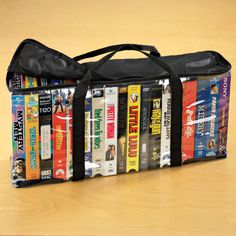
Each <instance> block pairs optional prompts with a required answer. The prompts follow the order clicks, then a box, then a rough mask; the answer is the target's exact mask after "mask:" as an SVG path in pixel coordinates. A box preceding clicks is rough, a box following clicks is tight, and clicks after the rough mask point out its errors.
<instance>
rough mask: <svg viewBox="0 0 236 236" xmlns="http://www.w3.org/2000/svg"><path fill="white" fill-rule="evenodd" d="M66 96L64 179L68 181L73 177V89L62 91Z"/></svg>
mask: <svg viewBox="0 0 236 236" xmlns="http://www.w3.org/2000/svg"><path fill="white" fill-rule="evenodd" d="M64 90H65V94H66V102H65V110H66V178H67V179H70V178H71V177H72V175H73V165H72V164H73V163H72V161H73V160H72V144H73V128H72V124H73V115H72V104H73V95H74V88H68V89H64Z"/></svg>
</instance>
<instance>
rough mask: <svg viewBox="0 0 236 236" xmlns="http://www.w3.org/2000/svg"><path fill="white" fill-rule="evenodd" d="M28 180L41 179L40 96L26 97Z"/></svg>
mask: <svg viewBox="0 0 236 236" xmlns="http://www.w3.org/2000/svg"><path fill="white" fill-rule="evenodd" d="M25 117H26V120H25V139H26V179H27V180H35V179H39V178H40V166H39V107H38V94H31V95H25Z"/></svg>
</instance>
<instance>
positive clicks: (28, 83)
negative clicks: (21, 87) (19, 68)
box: [25, 76, 37, 88]
mask: <svg viewBox="0 0 236 236" xmlns="http://www.w3.org/2000/svg"><path fill="white" fill-rule="evenodd" d="M35 87H37V78H35V77H30V76H25V88H35Z"/></svg>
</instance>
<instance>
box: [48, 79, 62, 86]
mask: <svg viewBox="0 0 236 236" xmlns="http://www.w3.org/2000/svg"><path fill="white" fill-rule="evenodd" d="M60 84H62V80H61V79H51V80H50V85H60Z"/></svg>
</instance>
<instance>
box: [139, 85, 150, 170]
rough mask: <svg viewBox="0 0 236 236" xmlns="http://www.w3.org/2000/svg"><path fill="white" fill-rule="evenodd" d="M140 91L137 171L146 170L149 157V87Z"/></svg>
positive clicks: (144, 87) (143, 87)
mask: <svg viewBox="0 0 236 236" xmlns="http://www.w3.org/2000/svg"><path fill="white" fill-rule="evenodd" d="M141 90H142V91H141V114H140V156H139V169H140V170H147V169H148V157H149V126H150V85H146V86H145V85H143V86H142V88H141Z"/></svg>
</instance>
